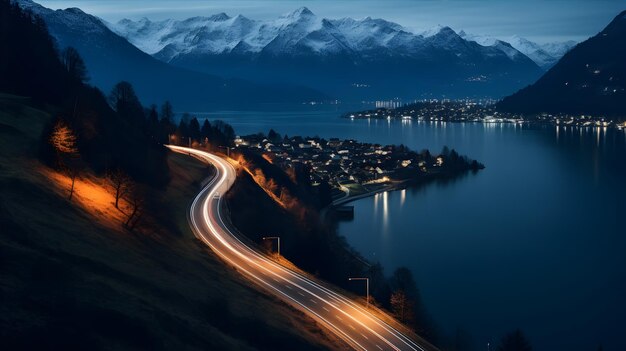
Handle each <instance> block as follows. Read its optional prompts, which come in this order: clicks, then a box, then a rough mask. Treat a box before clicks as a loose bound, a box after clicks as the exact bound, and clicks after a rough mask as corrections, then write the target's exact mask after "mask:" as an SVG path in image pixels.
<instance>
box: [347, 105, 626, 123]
mask: <svg viewBox="0 0 626 351" xmlns="http://www.w3.org/2000/svg"><path fill="white" fill-rule="evenodd" d="M375 106H376V108H375V109H371V110H365V111H360V112H351V113H347V114H344V115H343V117H344V118H350V119H387V120H406V121H427V122H479V123H514V124H544V125H546V124H547V125H556V126H572V127H598V128H617V129H619V130H626V121H620V120H615V119H611V118H607V117H602V116H588V115H569V114H548V113H543V114H537V115H532V116H528V115H523V114H519V113H506V112H501V111H497V110H496V109H495V101H494V100H470V99H467V100H449V99H429V100H417V101H415V102H413V103H410V104H403V103H402V102H401V101H399V100H389V101H376V103H375Z"/></svg>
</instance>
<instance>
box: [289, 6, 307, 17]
mask: <svg viewBox="0 0 626 351" xmlns="http://www.w3.org/2000/svg"><path fill="white" fill-rule="evenodd" d="M310 16H315V14H314V13H313V12H311V10H309V9H308V8H307V7H306V6H302V7H300V8H298V9H296V10H295V11H293V12H291V13H288V14H287V15H285V16H283V17H288V18H299V17H310Z"/></svg>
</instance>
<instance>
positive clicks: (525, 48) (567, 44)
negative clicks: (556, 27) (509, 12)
mask: <svg viewBox="0 0 626 351" xmlns="http://www.w3.org/2000/svg"><path fill="white" fill-rule="evenodd" d="M459 35H460V36H461V38H463V39H465V40H471V41H475V42H477V43H479V44H480V45H483V46H493V45H498V44H500V43H506V44H509V45H510V46H512V47H513V48H515V49H516V50H518V51H519V52H521V53H523V54H524V55H526V56H528V58H530V59H531V60H533V61H534V62H535V63H536V64H537V65H539V67H541V68H542V69H544V70H546V71H547V70H548V69H550V68H551V67H552V66H554V64H556V63H557V62H558V61H559V60H560V59H561V57H563V55H565V54H566V53H567V52H568V51H570V50H571V49H572V48H573V47H574V46H576V44H577V43H576V42H575V41H573V40H568V41H564V42H550V43H544V44H538V43H535V42H532V41H530V40H528V39H525V38H522V37H519V36H517V35H514V36H511V37H510V38H507V39H506V40H499V39H496V38H494V37H490V36H486V35H473V34H468V33H466V32H465V31H460V32H459Z"/></svg>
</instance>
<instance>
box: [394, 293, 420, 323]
mask: <svg viewBox="0 0 626 351" xmlns="http://www.w3.org/2000/svg"><path fill="white" fill-rule="evenodd" d="M391 311H392V312H393V314H394V315H395V316H396V318H398V319H399V320H400V321H401V322H402V323H407V324H413V318H414V315H413V302H412V301H411V300H409V298H408V296H406V293H405V292H404V291H403V290H397V291H395V292H393V293H392V294H391Z"/></svg>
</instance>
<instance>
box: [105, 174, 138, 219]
mask: <svg viewBox="0 0 626 351" xmlns="http://www.w3.org/2000/svg"><path fill="white" fill-rule="evenodd" d="M107 178H108V180H109V182H110V183H111V186H112V187H113V190H114V191H115V208H117V209H119V201H120V199H121V198H122V197H124V196H125V195H126V194H127V193H128V191H129V190H130V188H131V187H132V180H131V179H130V177H129V176H128V175H127V174H126V173H125V172H124V171H122V170H121V169H119V168H116V169H115V170H113V171H110V172H109V173H108V174H107Z"/></svg>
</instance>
